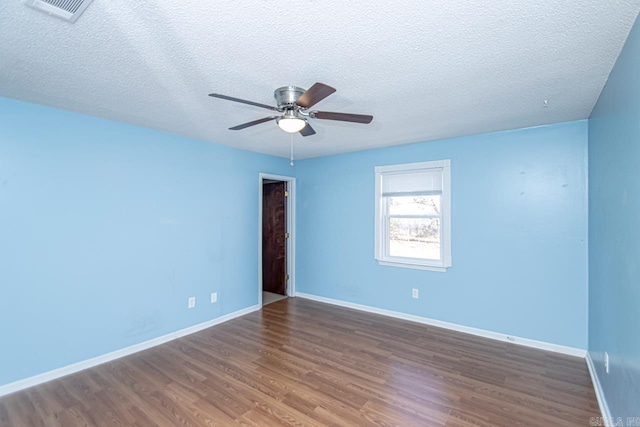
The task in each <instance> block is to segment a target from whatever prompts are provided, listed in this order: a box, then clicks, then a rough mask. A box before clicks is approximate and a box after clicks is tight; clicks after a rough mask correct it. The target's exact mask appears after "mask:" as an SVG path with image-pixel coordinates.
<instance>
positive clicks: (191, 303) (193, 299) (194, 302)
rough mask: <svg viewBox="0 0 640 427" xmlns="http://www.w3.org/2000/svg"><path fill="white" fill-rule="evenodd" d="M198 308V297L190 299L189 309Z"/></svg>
mask: <svg viewBox="0 0 640 427" xmlns="http://www.w3.org/2000/svg"><path fill="white" fill-rule="evenodd" d="M195 306H196V297H189V308H193V307H195Z"/></svg>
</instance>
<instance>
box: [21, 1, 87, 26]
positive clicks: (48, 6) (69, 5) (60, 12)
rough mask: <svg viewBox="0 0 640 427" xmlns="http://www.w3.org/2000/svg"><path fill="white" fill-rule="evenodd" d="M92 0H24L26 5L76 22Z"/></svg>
mask: <svg viewBox="0 0 640 427" xmlns="http://www.w3.org/2000/svg"><path fill="white" fill-rule="evenodd" d="M92 1H93V0H25V3H26V4H27V6H30V7H33V8H34V9H38V10H41V11H43V12H47V13H48V14H50V15H53V16H57V17H58V18H62V19H64V20H66V21H71V22H76V20H77V19H78V17H79V16H80V15H81V14H82V12H84V10H85V9H86V8H87V6H89V4H90V3H91V2H92Z"/></svg>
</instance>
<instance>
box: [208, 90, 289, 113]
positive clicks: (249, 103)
mask: <svg viewBox="0 0 640 427" xmlns="http://www.w3.org/2000/svg"><path fill="white" fill-rule="evenodd" d="M209 96H213V97H214V98H220V99H226V100H227V101H233V102H240V103H242V104H248V105H253V106H254V107H261V108H266V109H268V110H274V111H280V110H278V109H277V108H276V107H273V106H271V105H266V104H260V103H259V102H253V101H247V100H246V99H240V98H234V97H232V96H227V95H220V94H219V93H210V94H209Z"/></svg>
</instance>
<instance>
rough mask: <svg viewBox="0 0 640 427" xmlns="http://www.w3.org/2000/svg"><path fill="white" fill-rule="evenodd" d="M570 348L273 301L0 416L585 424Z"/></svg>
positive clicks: (8, 420) (578, 372) (59, 420)
mask: <svg viewBox="0 0 640 427" xmlns="http://www.w3.org/2000/svg"><path fill="white" fill-rule="evenodd" d="M598 415H599V414H598V409H597V403H596V400H595V395H594V392H593V388H592V386H591V382H590V379H589V374H588V371H587V367H586V364H585V361H584V360H583V359H579V358H574V357H568V356H563V355H559V354H554V353H549V352H544V351H539V350H533V349H528V348H524V347H519V346H516V345H513V344H508V343H502V342H497V341H492V340H487V339H483V338H478V337H474V336H470V335H465V334H461V333H457V332H452V331H448V330H443V329H439V328H435V327H429V326H424V325H420V324H415V323H411V322H405V321H401V320H395V319H391V318H388V317H383V316H378V315H373V314H368V313H362V312H359V311H353V310H349V309H345V308H340V307H334V306H331V305H326V304H321V303H317V302H312V301H308V300H303V299H300V298H297V299H291V298H289V299H287V300H282V301H278V302H275V303H273V304H270V305H268V306H266V307H264V308H263V310H262V311H260V312H256V313H252V314H249V315H247V316H244V317H242V318H238V319H235V320H232V321H229V322H227V323H224V324H222V325H218V326H215V327H213V328H210V329H208V330H205V331H202V332H199V333H197V334H193V335H190V336H188V337H185V338H182V339H179V340H176V341H172V342H170V343H168V344H164V345H162V346H159V347H155V348H152V349H150V350H147V351H144V352H140V353H137V354H135V355H132V356H129V357H126V358H123V359H119V360H117V361H114V362H111V363H107V364H104V365H101V366H98V367H96V368H92V369H89V370H86V371H83V372H80V373H78V374H75V375H70V376H68V377H65V378H61V379H59V380H56V381H52V382H50V383H47V384H43V385H40V386H37V387H33V388H31V389H28V390H24V391H21V392H18V393H15V394H12V395H9V396H6V397H4V398H1V399H0V425H2V426H12V427H17V426H41V425H45V426H65V427H67V426H76V425H78V426H80V425H82V426H84V425H90V426H94V425H95V426H120V425H125V426H151V425H160V426H177V425H180V426H228V425H238V424H239V425H245V426H273V425H295V426H302V425H309V426H317V425H335V426H357V425H371V426H374V425H382V426H392V425H393V426H395V425H397V426H472V425H473V426H476V425H480V426H521V425H522V426H588V425H589V418H590V417H595V416H598Z"/></svg>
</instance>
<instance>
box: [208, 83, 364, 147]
mask: <svg viewBox="0 0 640 427" xmlns="http://www.w3.org/2000/svg"><path fill="white" fill-rule="evenodd" d="M335 91H336V90H335V89H334V88H332V87H331V86H327V85H326V84H323V83H315V84H314V85H313V86H311V88H310V89H308V90H304V89H302V88H299V87H297V86H284V87H281V88H278V89H276V90H275V92H274V93H273V96H274V97H275V99H276V101H277V103H278V106H277V107H273V106H271V105H266V104H260V103H258V102H253V101H247V100H245V99H240V98H233V97H231V96H227V95H221V94H219V93H210V94H209V96H212V97H214V98H220V99H226V100H227V101H234V102H240V103H243V104H248V105H253V106H255V107H261V108H266V109H268V110H272V111H277V112H278V114H277V115H274V116H269V117H264V118H262V119H258V120H254V121H252V122H248V123H243V124H241V125H238V126H234V127H231V128H229V129H230V130H241V129H245V128H248V127H250V126H255V125H259V124H260V123H266V122H269V121H271V120H275V121H276V123H277V124H278V126H279V127H280V129H282V130H283V131H285V132H289V133H295V132H300V134H301V135H302V136H310V135H313V134H315V133H316V131H315V130H313V128H312V127H311V125H310V124H309V122H308V119H309V118H312V119H321V120H339V121H342V122H352V123H365V124H366V123H371V120H373V116H367V115H363V114H349V113H335V112H331V111H316V110H309V109H310V108H311V107H313V106H314V105H315V104H317V103H318V102H320V101H322V100H323V99H325V98H326V97H327V96H329V95H331V94H332V93H334V92H335Z"/></svg>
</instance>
